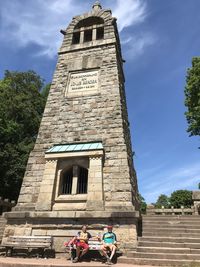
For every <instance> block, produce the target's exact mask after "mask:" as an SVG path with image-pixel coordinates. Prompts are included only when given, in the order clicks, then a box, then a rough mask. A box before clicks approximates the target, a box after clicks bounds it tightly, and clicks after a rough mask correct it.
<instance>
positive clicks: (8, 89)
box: [0, 71, 45, 200]
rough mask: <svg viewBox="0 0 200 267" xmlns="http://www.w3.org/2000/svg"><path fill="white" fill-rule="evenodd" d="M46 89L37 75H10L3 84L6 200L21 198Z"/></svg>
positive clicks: (0, 184)
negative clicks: (41, 92)
mask: <svg viewBox="0 0 200 267" xmlns="http://www.w3.org/2000/svg"><path fill="white" fill-rule="evenodd" d="M43 87H44V83H43V80H42V79H41V77H40V76H39V75H37V74H36V73H35V72H33V71H28V72H10V71H6V72H5V76H4V78H3V79H2V80H0V196H2V197H4V198H9V199H15V200H16V199H17V198H18V194H19V190H20V187H21V182H22V178H23V175H24V171H25V167H26V162H27V159H28V155H29V153H30V151H31V150H32V148H33V145H34V142H35V140H36V136H37V132H38V128H39V124H40V120H41V116H42V113H43V110H44V105H45V98H44V97H43V96H42V95H41V94H40V91H42V89H43Z"/></svg>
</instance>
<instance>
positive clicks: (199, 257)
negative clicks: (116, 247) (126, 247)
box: [126, 252, 200, 261]
mask: <svg viewBox="0 0 200 267" xmlns="http://www.w3.org/2000/svg"><path fill="white" fill-rule="evenodd" d="M126 256H127V257H130V258H149V259H173V260H199V261H200V254H181V253H173V254H172V253H164V252H163V253H150V252H148V253H146V252H128V253H127V255H126Z"/></svg>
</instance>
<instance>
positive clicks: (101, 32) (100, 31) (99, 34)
mask: <svg viewBox="0 0 200 267" xmlns="http://www.w3.org/2000/svg"><path fill="white" fill-rule="evenodd" d="M103 38H104V28H103V27H100V28H97V40H100V39H103Z"/></svg>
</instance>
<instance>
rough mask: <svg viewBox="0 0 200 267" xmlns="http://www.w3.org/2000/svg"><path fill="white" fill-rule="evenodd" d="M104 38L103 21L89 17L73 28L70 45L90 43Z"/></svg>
mask: <svg viewBox="0 0 200 267" xmlns="http://www.w3.org/2000/svg"><path fill="white" fill-rule="evenodd" d="M103 38H104V20H103V19H102V18H100V17H89V18H86V19H83V20H81V21H79V22H78V23H77V25H76V26H75V28H74V33H73V37H72V44H79V43H81V42H91V41H92V40H100V39H103Z"/></svg>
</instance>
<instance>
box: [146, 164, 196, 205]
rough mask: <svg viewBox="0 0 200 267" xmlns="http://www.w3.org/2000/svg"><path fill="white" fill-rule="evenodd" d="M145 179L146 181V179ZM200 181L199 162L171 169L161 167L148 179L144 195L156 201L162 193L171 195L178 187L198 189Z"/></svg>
mask: <svg viewBox="0 0 200 267" xmlns="http://www.w3.org/2000/svg"><path fill="white" fill-rule="evenodd" d="M147 173H148V172H147ZM150 173H151V172H150ZM143 180H144V181H145V179H143ZM199 182H200V163H199V162H197V163H193V164H190V165H188V166H187V165H186V166H184V167H181V168H177V169H172V170H170V171H167V170H165V169H164V168H163V169H162V168H161V169H159V171H158V172H154V171H153V172H152V173H151V176H150V178H149V179H148V181H147V180H146V183H145V184H144V185H143V195H144V197H145V199H146V201H147V202H148V203H150V202H154V201H156V199H157V198H158V196H159V195H161V194H166V195H170V194H171V193H172V192H173V191H175V190H178V189H188V190H192V189H194V188H196V189H197V185H198V183H199Z"/></svg>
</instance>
